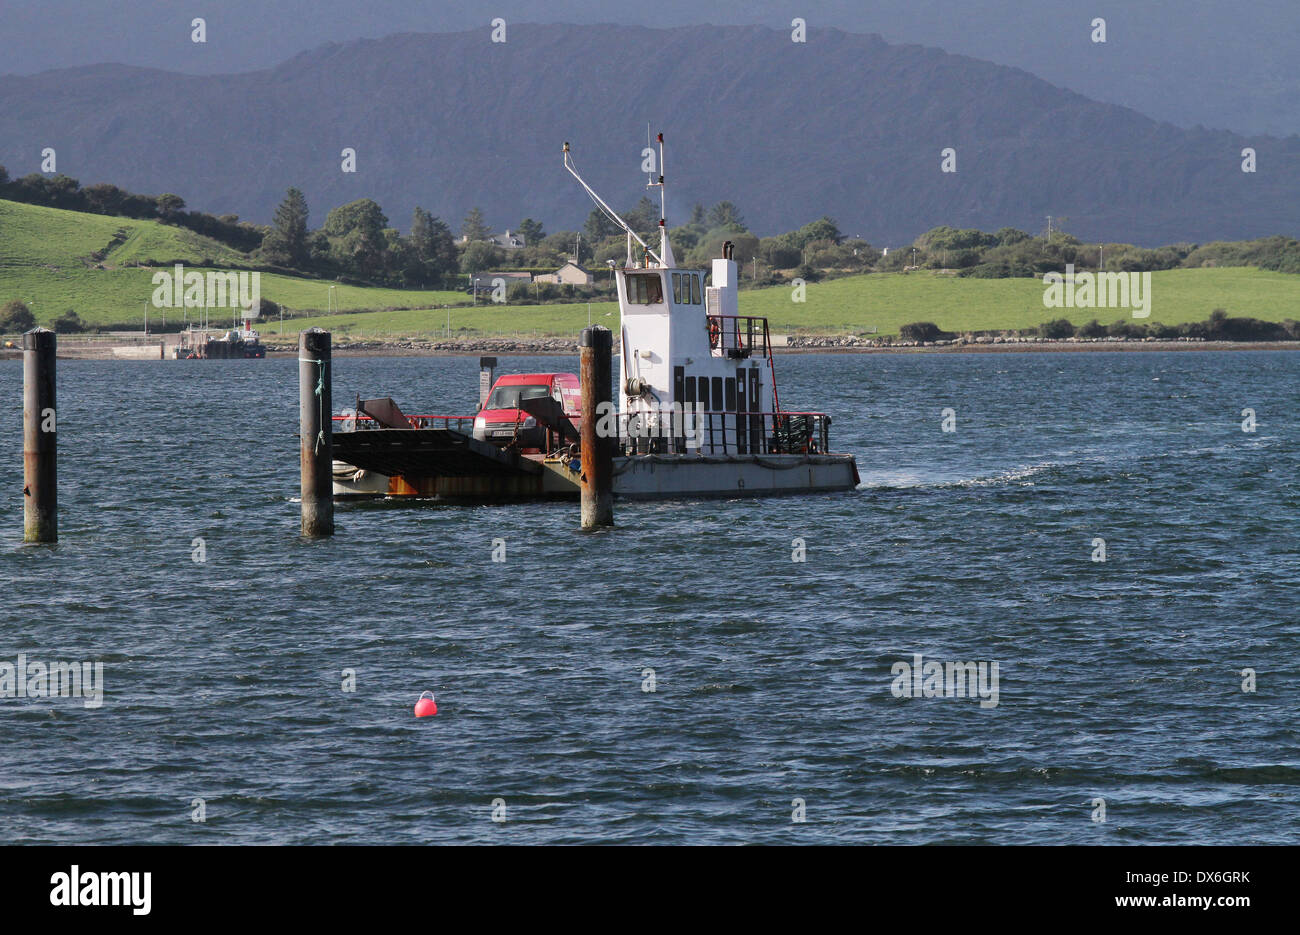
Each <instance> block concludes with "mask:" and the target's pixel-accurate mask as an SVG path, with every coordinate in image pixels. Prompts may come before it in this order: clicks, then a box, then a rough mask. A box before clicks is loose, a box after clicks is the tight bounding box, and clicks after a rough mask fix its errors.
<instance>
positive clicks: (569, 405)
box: [474, 373, 582, 450]
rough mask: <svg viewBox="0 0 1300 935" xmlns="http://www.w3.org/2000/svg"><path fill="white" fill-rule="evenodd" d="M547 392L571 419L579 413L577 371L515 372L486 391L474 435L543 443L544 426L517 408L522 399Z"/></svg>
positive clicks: (534, 444)
mask: <svg viewBox="0 0 1300 935" xmlns="http://www.w3.org/2000/svg"><path fill="white" fill-rule="evenodd" d="M543 396H549V397H551V398H552V399H554V400H555V401H556V402H557V403H559V404H560V406H561V407H562V408H563V410H564V414H565V415H566V416H568V417H569V418H570V419H572V420H574V422H575V423H576V422H577V420H578V419H579V418H580V417H581V415H582V391H581V390H580V389H579V387H578V375H577V374H576V373H516V374H511V375H510V376H505V377H498V378H497V381H496V382H495V383H493V384H492V390H491V392H489V393H488V398H487V402H486V403H484V404H483V408H482V409H480V410H479V411H478V414H477V415H475V416H474V437H475V438H477V439H478V440H479V441H486V442H491V443H492V444H494V445H500V446H501V447H503V448H504V447H505V446H506V445H509V444H511V443H512V442H513V443H515V445H516V447H517V448H521V449H522V448H534V449H538V450H540V449H542V448H545V447H546V428H545V426H541V425H538V424H537V420H536V419H534V418H533V417H532V416H530V415H529V414H528V413H526V412H524V411H523V410H522V409H520V408H519V401H520V400H521V399H536V398H539V397H543Z"/></svg>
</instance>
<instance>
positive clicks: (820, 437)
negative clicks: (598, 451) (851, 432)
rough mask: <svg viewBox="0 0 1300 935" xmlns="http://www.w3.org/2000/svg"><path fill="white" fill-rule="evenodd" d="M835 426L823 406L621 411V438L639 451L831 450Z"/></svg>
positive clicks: (766, 452)
mask: <svg viewBox="0 0 1300 935" xmlns="http://www.w3.org/2000/svg"><path fill="white" fill-rule="evenodd" d="M649 417H653V418H649ZM830 426H831V417H830V416H829V415H827V414H826V413H824V412H722V411H709V410H697V409H687V410H686V411H685V412H680V411H678V412H671V411H665V412H663V413H647V414H637V413H622V414H620V416H619V444H620V447H621V449H622V450H623V451H627V452H635V453H638V454H669V453H676V454H695V453H698V454H741V455H745V454H750V455H776V454H829V453H830Z"/></svg>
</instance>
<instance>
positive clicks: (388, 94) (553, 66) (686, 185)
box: [0, 24, 1300, 245]
mask: <svg viewBox="0 0 1300 935" xmlns="http://www.w3.org/2000/svg"><path fill="white" fill-rule="evenodd" d="M629 62H633V63H635V62H643V63H644V64H642V65H633V66H629V64H628V63H629ZM647 120H648V121H650V122H651V123H652V125H653V127H654V128H655V129H659V128H662V129H663V130H664V133H665V137H666V139H667V146H668V152H667V157H666V159H667V165H666V167H665V168H666V170H667V171H666V174H667V178H668V183H669V189H668V193H669V195H668V196H669V223H670V224H673V223H678V222H680V221H682V220H684V219H685V214H686V212H687V211H688V210H689V205H690V204H691V203H693V202H696V201H700V202H705V203H712V202H715V201H719V200H724V199H725V200H731V201H734V202H736V204H737V205H739V206H740V208H741V211H742V213H744V214H745V216H746V218H747V219H748V221H749V223H750V226H751V227H752V228H754V229H755V230H756V231H757V232H759V233H761V234H770V233H775V232H777V231H780V230H785V229H789V228H792V227H795V226H798V225H800V224H802V223H805V222H807V221H808V220H811V219H813V218H815V217H818V216H820V215H822V214H829V215H830V216H832V217H835V218H836V219H837V220H838V221H839V223H840V227H841V229H842V230H844V231H845V233H847V234H851V235H852V234H861V236H863V237H865V238H867V239H868V240H871V241H872V242H873V243H877V244H879V245H890V244H893V245H897V244H900V243H905V242H909V241H910V240H911V239H912V238H914V237H915V236H916V235H917V234H919V233H921V232H922V231H924V230H927V229H929V228H930V227H933V226H936V225H938V224H951V225H953V226H959V227H980V228H983V229H996V228H998V227H1002V226H1013V227H1022V228H1024V229H1027V230H1037V229H1039V228H1041V227H1043V226H1045V223H1046V221H1045V217H1046V215H1048V214H1052V215H1057V216H1060V215H1064V216H1066V217H1067V218H1068V220H1067V222H1066V228H1067V229H1068V230H1071V231H1072V232H1075V233H1078V234H1079V235H1080V236H1082V237H1087V238H1104V239H1107V240H1111V241H1130V242H1134V243H1141V244H1148V245H1149V244H1155V243H1168V242H1173V241H1179V240H1186V241H1205V240H1212V239H1238V238H1245V237H1253V236H1261V235H1266V234H1272V233H1279V232H1282V233H1289V232H1293V231H1294V230H1295V218H1296V216H1297V211H1296V208H1297V206H1300V172H1295V171H1291V172H1290V173H1286V172H1283V171H1282V169H1283V168H1284V167H1287V166H1290V167H1291V168H1292V169H1293V170H1294V168H1295V167H1296V166H1300V137H1295V136H1292V137H1286V138H1276V137H1251V138H1247V137H1244V136H1241V135H1238V134H1233V133H1231V132H1229V131H1225V130H1205V129H1191V130H1184V129H1180V128H1178V127H1176V126H1174V125H1172V124H1169V123H1165V122H1159V121H1156V120H1153V119H1152V118H1148V117H1146V116H1144V115H1141V114H1139V113H1138V112H1136V111H1133V110H1131V109H1129V108H1125V107H1122V106H1121V105H1116V104H1105V103H1100V102H1096V101H1092V100H1091V99H1089V98H1086V97H1084V96H1083V95H1080V94H1078V93H1076V92H1073V91H1069V90H1067V89H1064V88H1059V87H1057V86H1055V85H1052V84H1051V83H1049V82H1047V81H1045V80H1043V79H1041V78H1038V77H1036V76H1034V75H1032V74H1030V73H1029V72H1026V71H1024V70H1022V69H1018V68H1011V67H1007V66H1000V65H995V64H993V63H990V62H983V61H981V60H978V59H973V58H970V57H968V56H963V55H953V54H950V53H947V52H944V51H942V50H939V49H934V48H929V47H925V46H919V45H913V44H908V45H891V44H889V43H887V42H885V41H884V40H883V39H882V38H881V37H880V36H879V35H878V34H866V33H849V32H845V31H842V30H838V29H817V30H810V31H809V35H808V42H807V43H806V44H804V45H799V44H796V43H792V42H790V41H789V34H788V32H785V31H782V30H773V29H768V28H766V27H760V26H739V27H699V26H680V27H672V28H668V29H652V28H650V27H643V26H619V25H613V24H610V25H595V26H557V25H531V26H530V25H524V24H520V25H511V26H510V27H509V32H508V41H507V42H506V43H503V44H493V43H490V42H489V41H488V40H487V38H486V37H485V35H484V33H483V31H482V30H475V31H472V32H462V33H412V32H407V33H396V34H393V35H390V36H387V37H384V38H381V39H358V40H350V41H348V42H334V43H326V44H324V45H322V46H319V47H317V48H315V49H312V50H309V51H306V52H302V53H298V54H297V55H294V56H293V57H291V58H289V59H287V60H286V61H284V62H282V63H280V64H279V65H277V66H275V67H274V68H271V69H261V70H257V71H252V72H241V73H232V74H224V75H205V76H200V75H184V74H178V73H169V72H159V71H157V70H154V69H147V68H140V67H138V66H127V65H121V66H114V65H96V66H84V67H81V68H76V69H67V70H61V71H56V72H46V73H43V74H42V75H40V76H29V77H12V76H11V77H6V78H0V164H4V165H6V166H7V167H8V168H9V171H10V174H11V175H21V174H25V173H26V172H29V171H34V170H35V169H36V168H38V166H37V163H38V161H39V160H38V158H37V156H38V154H39V153H40V151H41V149H43V148H44V147H45V146H53V147H54V148H55V149H56V150H57V151H58V154H59V165H58V169H59V171H62V172H65V173H67V174H69V175H73V176H76V177H78V178H80V179H81V181H82V182H83V184H89V183H92V182H96V181H111V182H113V183H114V184H119V185H122V186H123V187H125V188H129V189H133V190H144V191H155V192H160V191H173V192H177V193H179V194H181V195H183V196H184V197H185V198H186V199H187V200H188V201H189V202H190V205H191V207H195V208H200V209H202V210H207V211H211V212H214V213H238V214H240V215H241V216H244V217H246V218H249V219H252V220H257V221H267V220H269V217H270V215H271V213H272V211H273V210H274V207H275V205H276V204H277V203H278V201H279V200H280V198H281V197H282V196H283V193H284V190H285V189H286V188H288V187H289V186H290V185H296V186H297V187H300V188H302V189H303V190H304V191H305V192H306V194H307V197H308V201H309V204H310V205H311V206H312V210H313V223H315V224H318V223H320V221H321V220H322V219H323V217H324V213H325V212H326V211H327V210H329V209H330V208H332V207H335V206H336V205H338V204H341V203H344V202H346V201H350V200H353V199H355V198H361V197H372V198H374V199H375V200H376V201H378V202H379V203H380V204H381V205H382V206H383V207H384V209H385V210H386V212H387V213H388V215H389V219H390V222H392V223H393V224H394V225H395V226H399V227H403V228H404V227H405V226H406V222H407V219H408V218H409V216H410V212H411V210H412V208H413V207H414V206H415V205H416V204H420V205H422V206H424V207H426V208H428V209H429V210H431V211H433V212H434V213H435V214H438V215H440V216H442V217H444V218H445V219H447V220H448V221H449V223H451V224H452V225H453V227H455V226H457V225H458V224H459V220H460V218H461V217H463V216H464V214H465V212H466V211H468V209H469V208H470V207H471V206H474V205H481V206H482V207H483V209H484V212H485V214H486V216H487V218H488V219H489V221H490V223H492V224H493V225H495V226H496V227H497V228H498V229H502V228H506V227H514V226H515V225H516V224H517V223H518V220H519V219H521V218H523V217H525V216H532V217H535V218H539V219H541V220H543V221H544V222H545V223H546V225H547V228H548V230H551V231H555V230H560V229H563V228H573V227H577V226H579V225H580V223H581V220H582V218H583V217H585V215H586V213H587V211H588V210H589V209H590V205H589V203H588V202H587V200H586V198H585V196H584V195H583V194H582V192H581V190H580V189H578V188H577V186H576V185H575V184H573V183H572V180H570V179H569V178H568V177H567V175H565V174H564V173H563V171H562V169H561V167H560V144H561V143H562V142H564V141H566V140H568V141H571V142H572V143H573V146H574V152H575V155H576V157H577V159H578V162H579V164H580V165H581V166H582V167H583V169H584V172H586V173H587V174H588V177H589V181H591V182H592V184H593V185H594V186H595V187H596V188H597V190H598V191H601V192H602V193H603V194H604V195H605V197H606V198H607V199H608V200H610V201H611V203H613V204H614V205H615V207H616V208H621V207H624V206H625V205H630V204H632V203H634V202H635V201H636V200H637V199H638V198H639V197H640V196H641V195H642V194H643V193H644V189H643V188H642V185H643V179H644V173H641V172H640V161H641V153H640V150H641V148H642V147H643V146H644V145H645V144H644V133H645V124H646V122H647ZM1078 124H1083V125H1085V126H1089V127H1096V128H1098V131H1099V132H1098V133H1097V134H1095V136H1096V138H1095V139H1094V138H1091V137H1090V136H1089V134H1087V133H1085V132H1082V131H1081V130H1079V128H1078V126H1077V125H1078ZM949 146H951V147H953V148H955V149H956V152H957V172H956V173H953V174H947V173H941V172H940V160H941V155H940V154H941V151H942V150H943V149H944V148H945V147H949ZM1246 146H1252V147H1255V148H1256V149H1257V150H1258V151H1259V154H1260V155H1259V163H1260V171H1259V172H1258V173H1255V174H1253V175H1251V174H1247V173H1243V172H1241V171H1240V162H1241V157H1240V151H1241V149H1243V148H1244V147H1246ZM344 147H352V148H355V149H356V150H357V163H358V172H357V173H356V174H355V175H348V174H344V173H342V172H341V171H340V168H339V166H340V161H341V156H340V155H339V154H340V152H341V150H342V149H343V148H344ZM1288 174H1289V176H1290V177H1289V178H1287V177H1286V176H1287V175H1288Z"/></svg>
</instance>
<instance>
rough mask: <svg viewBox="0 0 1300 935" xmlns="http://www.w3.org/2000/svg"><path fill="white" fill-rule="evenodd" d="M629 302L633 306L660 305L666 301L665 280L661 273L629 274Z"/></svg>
mask: <svg viewBox="0 0 1300 935" xmlns="http://www.w3.org/2000/svg"><path fill="white" fill-rule="evenodd" d="M627 300H628V302H630V303H631V304H633V305H659V304H660V303H662V302H663V300H664V280H663V277H662V276H661V275H660V274H659V273H629V274H628V276H627Z"/></svg>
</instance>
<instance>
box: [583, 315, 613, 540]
mask: <svg viewBox="0 0 1300 935" xmlns="http://www.w3.org/2000/svg"><path fill="white" fill-rule="evenodd" d="M578 346H579V349H580V354H581V362H582V367H581V373H580V375H579V376H580V379H581V382H582V426H581V447H582V479H581V490H582V528H583V529H593V528H595V527H597V526H613V525H614V446H615V444H616V443H617V435H618V433H617V429H616V428H615V429H614V430H613V431H610V427H612V426H616V425H617V423H616V421H615V419H614V418H613V398H612V397H613V393H612V387H611V385H610V358H611V352H612V350H613V335H612V334H611V332H610V330H609V329H608V328H602V327H600V326H599V325H596V326H594V327H588V328H583V329H582V338H581V340H580V341H579V343H578ZM602 416H605V417H606V418H602ZM602 429H603V431H602Z"/></svg>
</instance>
